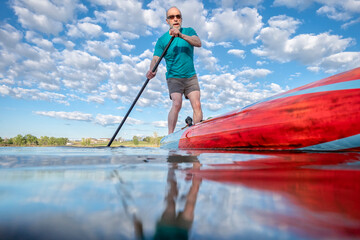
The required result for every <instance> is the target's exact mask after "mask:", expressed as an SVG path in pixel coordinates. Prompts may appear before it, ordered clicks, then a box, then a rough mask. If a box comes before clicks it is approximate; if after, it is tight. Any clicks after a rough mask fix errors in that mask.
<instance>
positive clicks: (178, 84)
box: [166, 74, 200, 99]
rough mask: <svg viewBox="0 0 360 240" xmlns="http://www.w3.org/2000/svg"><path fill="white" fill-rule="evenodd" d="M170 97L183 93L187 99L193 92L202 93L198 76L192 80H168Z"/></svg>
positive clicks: (191, 78)
mask: <svg viewBox="0 0 360 240" xmlns="http://www.w3.org/2000/svg"><path fill="white" fill-rule="evenodd" d="M166 82H167V85H168V88H169V95H170V99H171V94H172V93H175V92H176V93H182V94H184V95H185V98H186V99H187V95H188V94H189V93H191V92H192V91H200V86H199V81H198V78H197V76H196V74H195V75H194V76H192V77H190V78H168V79H166Z"/></svg>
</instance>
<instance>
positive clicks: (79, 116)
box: [35, 111, 93, 122]
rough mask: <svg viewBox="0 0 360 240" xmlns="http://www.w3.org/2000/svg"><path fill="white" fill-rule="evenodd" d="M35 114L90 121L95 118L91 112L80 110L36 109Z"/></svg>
mask: <svg viewBox="0 0 360 240" xmlns="http://www.w3.org/2000/svg"><path fill="white" fill-rule="evenodd" d="M35 114H37V115H41V116H47V117H52V118H61V119H67V120H77V121H88V122H89V121H91V120H92V119H93V117H92V115H91V114H88V113H82V112H78V111H75V112H55V111H36V112H35Z"/></svg>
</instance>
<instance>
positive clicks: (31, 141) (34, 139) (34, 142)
mask: <svg viewBox="0 0 360 240" xmlns="http://www.w3.org/2000/svg"><path fill="white" fill-rule="evenodd" d="M24 138H25V140H26V144H27V145H38V144H39V143H38V139H37V137H35V136H33V135H31V134H26V135H25V137H24Z"/></svg>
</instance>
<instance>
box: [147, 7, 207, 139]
mask: <svg viewBox="0 0 360 240" xmlns="http://www.w3.org/2000/svg"><path fill="white" fill-rule="evenodd" d="M166 22H167V23H168V24H169V26H170V30H169V31H168V32H166V33H165V34H164V35H162V36H161V37H160V38H159V39H158V41H157V42H156V45H155V51H154V56H153V59H152V60H151V63H150V70H149V71H148V72H147V74H146V77H147V78H148V79H152V78H153V77H155V75H156V71H155V72H152V69H153V67H154V65H155V64H156V62H157V60H158V59H159V58H160V56H161V54H162V52H163V50H164V49H165V47H166V45H167V44H168V42H169V41H170V39H171V37H172V36H175V39H174V41H173V42H172V43H171V45H170V47H169V49H168V51H167V52H166V54H165V56H164V58H165V61H166V70H167V72H166V82H167V85H168V89H169V95H170V99H171V100H172V107H171V109H170V112H169V115H168V130H169V134H170V133H173V132H174V129H175V127H176V122H177V119H178V115H179V112H180V109H181V107H182V96H183V94H184V95H185V98H186V99H189V100H190V103H191V107H192V108H193V120H194V123H198V122H200V121H201V120H202V117H203V114H202V110H201V103H200V87H199V82H198V79H197V76H196V71H195V67H194V47H201V40H200V38H199V37H198V36H197V34H196V32H195V30H194V29H192V28H190V27H189V28H183V27H181V24H182V15H181V12H180V10H179V9H178V8H177V7H171V8H170V9H169V10H168V11H167V12H166Z"/></svg>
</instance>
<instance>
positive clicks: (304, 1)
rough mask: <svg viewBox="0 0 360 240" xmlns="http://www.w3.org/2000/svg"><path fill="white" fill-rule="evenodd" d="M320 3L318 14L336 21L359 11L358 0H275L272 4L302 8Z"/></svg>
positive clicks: (349, 17)
mask: <svg viewBox="0 0 360 240" xmlns="http://www.w3.org/2000/svg"><path fill="white" fill-rule="evenodd" d="M313 4H314V5H316V6H318V5H321V7H320V8H319V9H318V10H317V13H318V14H321V15H326V16H327V17H328V18H331V19H334V20H337V21H347V20H349V19H351V18H353V17H354V16H357V15H358V14H359V13H360V2H359V1H358V0H342V1H337V0H275V1H274V6H286V7H289V8H296V9H299V10H304V9H306V8H308V7H309V6H311V5H313Z"/></svg>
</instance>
